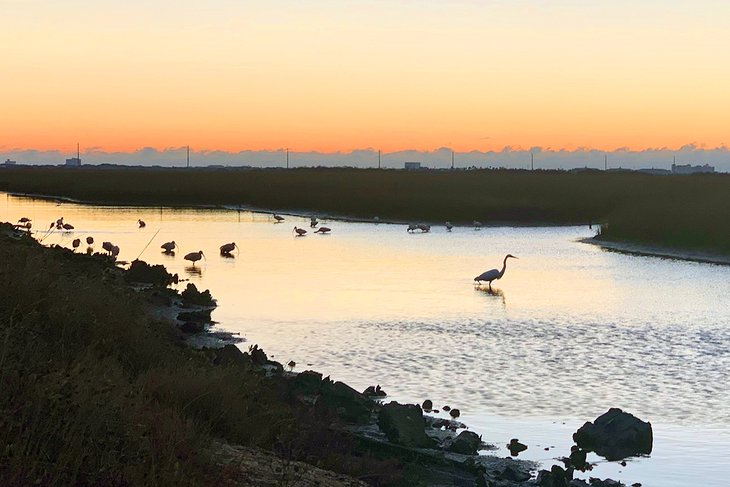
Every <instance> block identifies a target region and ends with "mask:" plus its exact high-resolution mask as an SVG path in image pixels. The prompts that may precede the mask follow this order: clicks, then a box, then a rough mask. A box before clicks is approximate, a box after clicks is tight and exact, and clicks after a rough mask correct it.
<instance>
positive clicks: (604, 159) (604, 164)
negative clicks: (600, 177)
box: [603, 154, 608, 171]
mask: <svg viewBox="0 0 730 487" xmlns="http://www.w3.org/2000/svg"><path fill="white" fill-rule="evenodd" d="M603 170H604V171H608V154H603Z"/></svg>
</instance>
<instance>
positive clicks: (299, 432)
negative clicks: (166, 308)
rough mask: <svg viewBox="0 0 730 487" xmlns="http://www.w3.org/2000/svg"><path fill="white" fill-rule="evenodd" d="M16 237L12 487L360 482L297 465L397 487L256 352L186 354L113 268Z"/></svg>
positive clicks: (9, 249)
mask: <svg viewBox="0 0 730 487" xmlns="http://www.w3.org/2000/svg"><path fill="white" fill-rule="evenodd" d="M11 228H12V227H10V225H6V224H1V225H0V387H1V388H2V392H1V393H0V446H1V448H0V485H4V486H5V485H7V486H16V485H105V486H114V485H219V484H220V485H290V484H289V483H287V482H289V481H291V479H293V478H296V479H300V480H301V479H307V478H310V479H311V478H316V479H318V482H319V483H320V484H321V485H325V486H349V485H353V486H354V485H360V482H358V481H356V480H354V479H352V478H349V480H348V478H344V477H341V476H340V477H338V476H337V475H335V474H333V473H331V472H325V471H322V470H318V469H315V468H314V467H309V466H306V465H304V464H297V463H296V462H295V461H294V460H297V459H303V460H307V461H309V462H310V463H317V464H319V465H320V466H322V467H324V468H327V467H330V466H334V467H337V468H338V469H339V470H340V471H341V472H346V473H349V474H352V475H361V474H362V472H363V471H364V470H365V471H368V472H369V473H371V474H372V475H373V478H374V479H376V481H381V480H383V479H389V480H391V481H392V480H394V479H397V478H398V475H397V471H396V470H395V469H394V468H393V467H392V466H391V465H390V464H387V463H385V462H378V461H375V460H373V461H370V460H368V459H367V458H359V457H356V456H352V455H351V448H350V446H349V445H348V443H347V442H346V441H341V442H340V443H338V444H337V446H336V448H335V447H334V446H332V445H331V444H330V443H329V442H333V443H334V442H335V441H336V439H335V437H334V436H333V434H332V433H330V432H329V430H328V429H327V428H326V426H327V425H329V424H331V421H330V422H326V421H325V419H323V418H326V415H321V416H316V417H315V416H309V417H308V416H304V415H302V414H301V413H300V411H299V410H298V409H297V408H296V407H295V406H294V405H293V404H292V402H291V401H289V400H288V399H287V397H288V396H287V393H286V389H285V387H284V385H283V382H282V380H281V379H276V378H267V377H266V376H265V374H263V373H261V372H260V371H259V370H257V369H255V368H254V367H253V366H252V365H251V364H250V362H249V361H246V360H243V358H245V355H244V354H241V355H240V357H239V358H240V359H241V360H239V361H238V362H237V363H236V364H235V367H234V366H225V365H224V364H223V363H220V360H219V361H218V364H217V365H216V364H215V363H214V362H215V360H213V359H212V356H211V353H212V351H210V350H203V351H199V350H193V349H191V348H188V347H187V346H185V345H183V344H182V341H181V339H180V335H179V332H178V331H177V330H176V329H175V328H174V327H173V326H171V325H170V324H169V323H165V322H160V321H155V320H153V319H151V318H149V316H150V313H147V312H146V309H147V307H148V306H151V305H152V304H151V301H150V299H151V295H149V294H148V293H144V292H142V293H140V292H137V291H134V290H133V289H132V288H131V287H129V286H128V285H127V284H126V283H125V281H124V278H123V272H122V271H120V270H119V269H117V268H115V267H114V265H113V263H112V262H111V261H110V260H108V259H107V258H105V257H102V256H93V257H89V256H81V255H75V254H72V253H71V252H69V251H67V250H63V249H59V248H44V247H41V246H40V245H38V244H37V243H36V242H34V241H33V240H31V239H30V238H28V237H13V236H11V235H12V233H13V232H12V231H11ZM159 297H160V296H158V298H159ZM163 297H164V296H163ZM239 353H240V352H239ZM315 436H316V438H317V439H318V443H316V444H317V445H318V446H317V447H316V448H315V447H309V448H308V447H307V446H308V445H313V444H314V442H313V441H312V438H313V437H315ZM230 445H241V446H237V447H235V448H234V447H232V446H230ZM252 479H255V480H252ZM292 482H293V481H292ZM291 485H293V484H291ZM300 485H313V483H311V482H310V483H307V482H300Z"/></svg>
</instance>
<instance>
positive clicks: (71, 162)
mask: <svg viewBox="0 0 730 487" xmlns="http://www.w3.org/2000/svg"><path fill="white" fill-rule="evenodd" d="M66 165H67V166H71V167H79V166H80V165H81V158H79V157H72V158H71V159H66Z"/></svg>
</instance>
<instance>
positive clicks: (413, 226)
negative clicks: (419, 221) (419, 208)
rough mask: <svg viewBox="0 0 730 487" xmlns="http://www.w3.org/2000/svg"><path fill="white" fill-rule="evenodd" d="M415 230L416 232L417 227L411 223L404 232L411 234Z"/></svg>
mask: <svg viewBox="0 0 730 487" xmlns="http://www.w3.org/2000/svg"><path fill="white" fill-rule="evenodd" d="M416 230H418V225H416V224H415V223H411V224H410V225H408V229H407V230H406V232H408V233H411V232H414V231H416Z"/></svg>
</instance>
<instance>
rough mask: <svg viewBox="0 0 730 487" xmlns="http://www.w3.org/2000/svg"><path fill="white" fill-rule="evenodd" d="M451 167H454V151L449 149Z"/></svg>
mask: <svg viewBox="0 0 730 487" xmlns="http://www.w3.org/2000/svg"><path fill="white" fill-rule="evenodd" d="M451 169H454V151H451Z"/></svg>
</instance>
